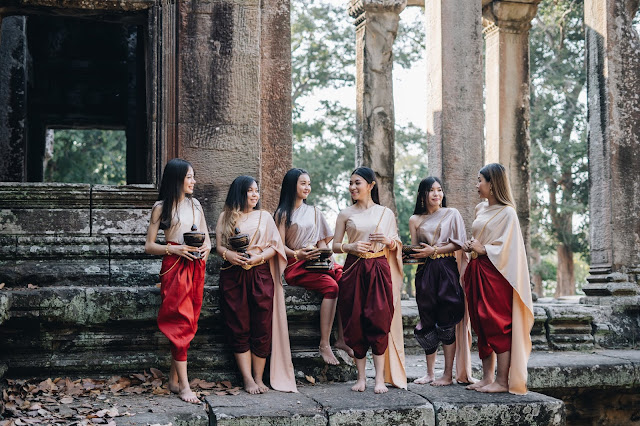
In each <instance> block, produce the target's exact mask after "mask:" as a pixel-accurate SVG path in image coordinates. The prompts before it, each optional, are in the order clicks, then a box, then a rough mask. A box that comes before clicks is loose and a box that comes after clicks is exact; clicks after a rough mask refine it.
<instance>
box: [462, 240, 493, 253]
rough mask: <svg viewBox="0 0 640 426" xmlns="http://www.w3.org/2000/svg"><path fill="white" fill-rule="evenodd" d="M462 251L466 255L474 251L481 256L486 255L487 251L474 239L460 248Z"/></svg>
mask: <svg viewBox="0 0 640 426" xmlns="http://www.w3.org/2000/svg"><path fill="white" fill-rule="evenodd" d="M462 250H464V251H466V252H467V253H468V252H470V251H475V252H476V253H478V254H479V255H481V256H482V255H485V254H487V250H485V248H484V246H483V245H482V244H481V243H480V241H478V240H476V239H475V238H471V239H470V240H469V241H467V242H466V243H464V245H463V246H462Z"/></svg>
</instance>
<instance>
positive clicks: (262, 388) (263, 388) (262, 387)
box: [253, 378, 269, 393]
mask: <svg viewBox="0 0 640 426" xmlns="http://www.w3.org/2000/svg"><path fill="white" fill-rule="evenodd" d="M253 380H255V382H256V385H258V389H259V390H260V392H259V393H266V392H268V391H269V387H268V386H267V385H265V384H264V382H263V381H262V380H256V379H255V378H254V379H253Z"/></svg>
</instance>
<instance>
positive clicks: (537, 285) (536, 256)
mask: <svg viewBox="0 0 640 426" xmlns="http://www.w3.org/2000/svg"><path fill="white" fill-rule="evenodd" d="M530 255H531V270H532V272H531V282H533V292H534V293H535V294H537V295H538V297H544V288H542V275H541V274H540V271H536V269H538V267H539V265H540V264H541V263H542V256H540V250H538V249H531V252H530ZM533 271H535V272H533Z"/></svg>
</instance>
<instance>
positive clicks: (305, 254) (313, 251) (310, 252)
mask: <svg viewBox="0 0 640 426" xmlns="http://www.w3.org/2000/svg"><path fill="white" fill-rule="evenodd" d="M296 257H297V258H298V260H315V259H317V258H318V257H320V252H319V251H318V249H317V248H315V247H310V248H302V249H300V250H296Z"/></svg>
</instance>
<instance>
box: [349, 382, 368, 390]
mask: <svg viewBox="0 0 640 426" xmlns="http://www.w3.org/2000/svg"><path fill="white" fill-rule="evenodd" d="M366 387H367V380H366V379H362V380H358V381H357V382H356V384H355V385H353V386H351V390H352V391H354V392H364V390H365V388H366Z"/></svg>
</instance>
